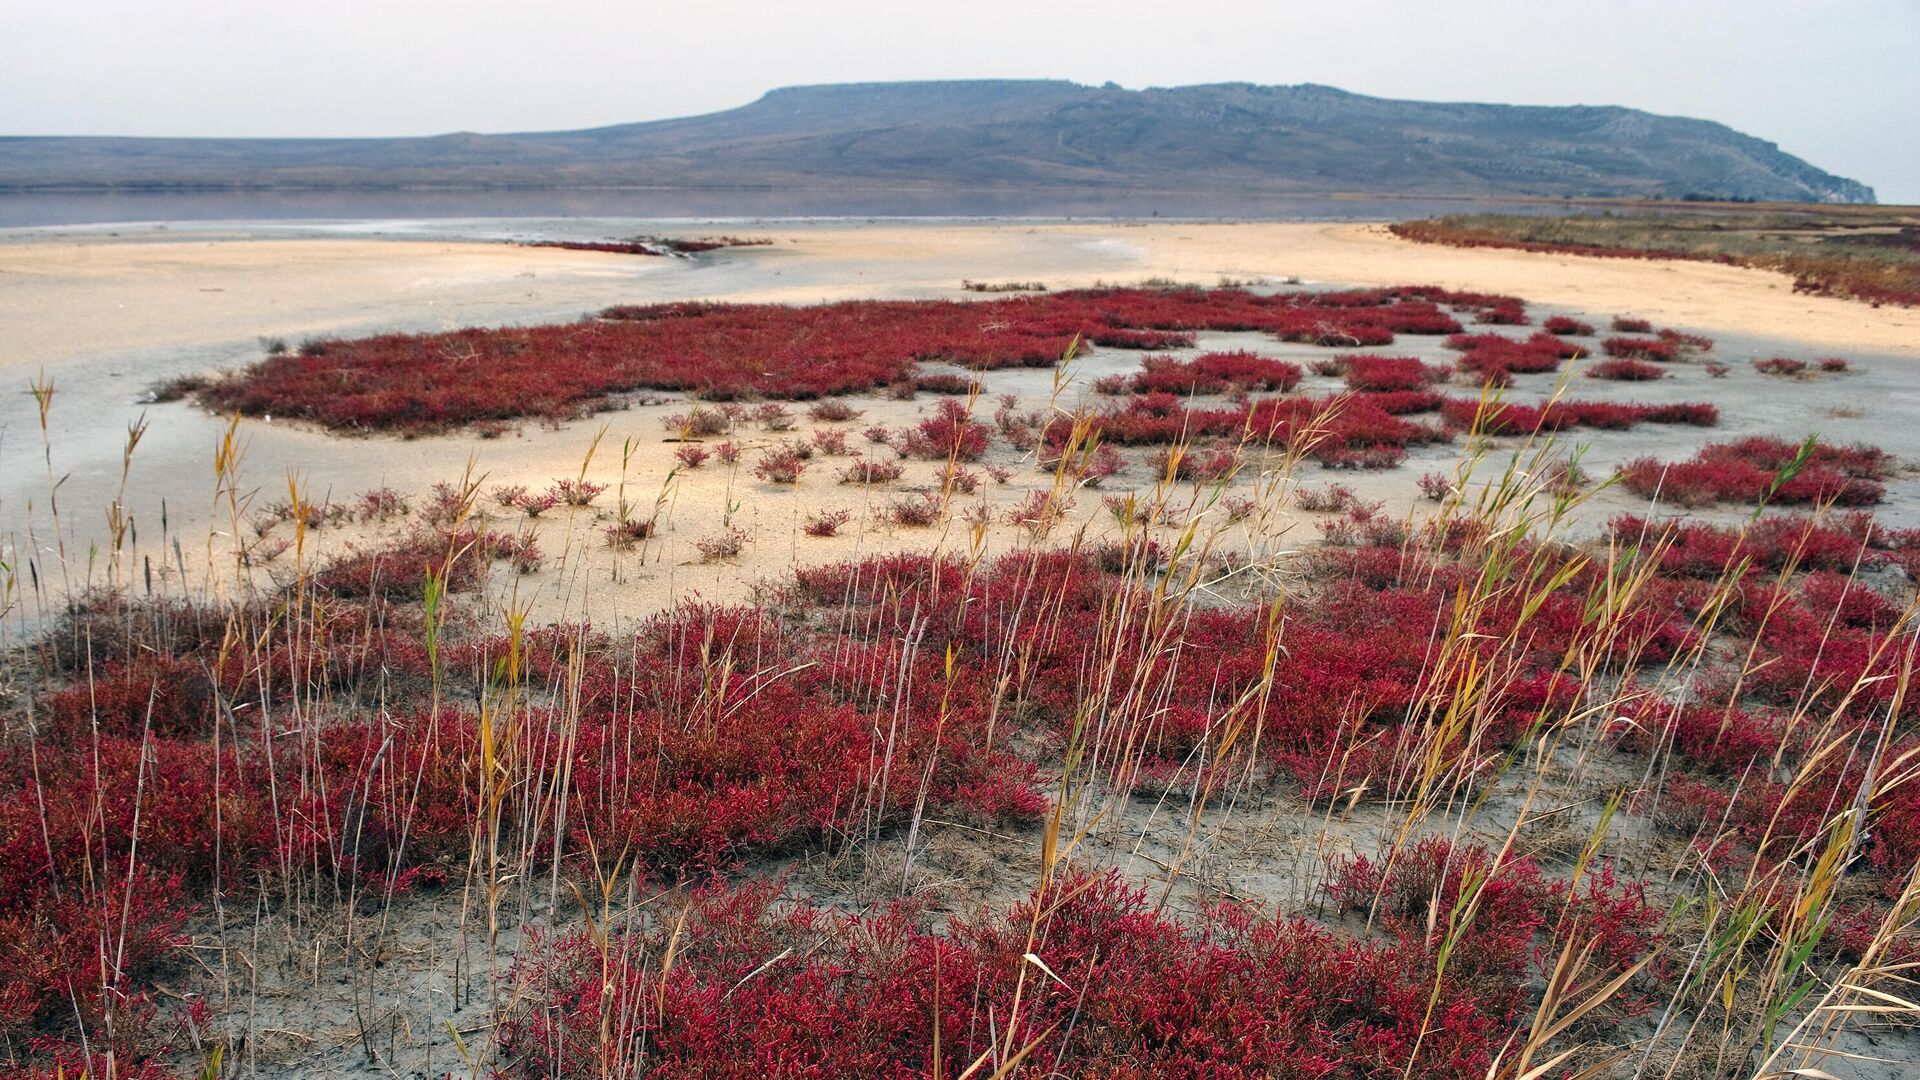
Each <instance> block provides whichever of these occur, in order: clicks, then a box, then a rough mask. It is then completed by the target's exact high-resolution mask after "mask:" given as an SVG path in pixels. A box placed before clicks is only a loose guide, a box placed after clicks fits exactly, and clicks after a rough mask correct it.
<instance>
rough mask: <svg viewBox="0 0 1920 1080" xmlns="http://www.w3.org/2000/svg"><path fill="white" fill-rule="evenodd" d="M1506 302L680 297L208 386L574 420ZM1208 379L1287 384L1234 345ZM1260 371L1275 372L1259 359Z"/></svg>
mask: <svg viewBox="0 0 1920 1080" xmlns="http://www.w3.org/2000/svg"><path fill="white" fill-rule="evenodd" d="M1493 299H1504V298H1485V297H1480V296H1478V295H1476V294H1456V293H1449V292H1446V291H1445V290H1440V289H1424V288H1414V287H1406V288H1400V289H1380V290H1370V291H1366V292H1347V293H1330V292H1329V293H1321V292H1293V293H1282V294H1278V295H1274V296H1263V295H1257V294H1254V293H1250V292H1245V291H1241V290H1236V289H1213V290H1204V289H1094V290H1084V291H1079V292H1061V293H1050V294H1042V295H1036V296H1021V297H1011V298H1002V299H994V300H987V301H980V302H977V303H963V302H949V301H853V302H846V303H839V304H826V305H821V306H817V307H783V306H778V305H764V304H763V305H751V304H747V305H732V304H713V303H691V302H690V303H672V304H656V305H650V306H644V307H618V308H612V309H609V310H608V311H606V312H605V313H603V317H601V318H598V319H590V320H587V321H584V322H580V323H572V324H565V325H552V326H535V327H507V328H500V329H490V330H460V331H453V332H449V333H443V334H387V335H382V336H378V337H371V338H362V339H358V340H352V341H340V340H329V341H320V342H315V343H312V344H311V346H310V347H308V348H305V349H302V350H301V355H284V356H275V357H270V358H268V359H267V360H264V361H262V362H261V363H259V364H257V365H255V366H254V367H252V368H250V369H248V370H247V371H245V372H243V373H241V374H239V375H237V376H234V377H231V378H227V379H223V380H218V381H215V382H213V383H212V384H210V385H208V386H207V387H205V388H204V389H202V390H201V391H200V395H199V400H200V401H202V402H203V403H204V404H206V405H207V406H209V407H211V408H215V409H220V410H233V411H238V412H241V413H244V414H247V415H261V414H269V413H271V414H274V415H279V416H290V417H298V418H303V419H308V420H313V421H315V422H317V423H320V424H323V425H325V426H327V427H331V428H335V429H340V430H363V431H403V432H410V431H414V432H417V431H432V430H437V429H441V428H445V427H448V426H452V425H458V424H464V423H471V422H474V421H482V420H506V419H512V418H515V417H521V416H551V417H566V416H571V415H574V414H576V413H578V412H580V411H582V410H590V409H593V408H598V407H602V406H604V405H605V404H606V403H607V401H608V398H609V396H610V395H616V394H620V393H624V392H630V391H635V390H640V389H662V390H684V391H687V392H690V393H694V394H699V395H702V396H705V397H709V398H715V399H725V398H737V397H743V396H765V397H781V398H814V397H820V396H826V395H832V394H839V393H847V392H852V391H857V390H869V389H873V388H875V387H879V386H883V385H888V384H892V383H897V382H901V381H903V380H907V379H908V378H909V377H910V376H912V375H913V374H914V366H915V364H916V363H917V362H918V361H923V360H925V361H942V362H947V363H956V364H961V365H964V366H967V367H972V368H999V367H1008V366H1023V365H1024V366H1047V365H1050V364H1053V363H1054V362H1056V361H1058V360H1059V359H1060V358H1061V357H1062V356H1063V355H1064V354H1066V353H1067V352H1068V351H1069V350H1070V349H1071V348H1072V347H1074V344H1075V342H1076V341H1078V342H1080V343H1084V344H1091V345H1095V346H1108V347H1116V348H1133V349H1165V348H1175V347H1181V346H1186V345H1190V344H1192V341H1193V334H1194V333H1195V332H1196V331H1200V330H1242V331H1263V332H1266V333H1270V334H1273V335H1275V336H1276V337H1279V338H1282V339H1284V340H1287V341H1300V342H1312V343H1316V344H1323V345H1330V346H1346V347H1353V346H1368V345H1384V344H1387V343H1390V342H1392V340H1393V338H1394V335H1395V334H1396V333H1409V334H1445V333H1452V332H1454V331H1457V330H1458V329H1459V324H1458V322H1456V321H1455V320H1454V319H1453V318H1452V317H1451V316H1450V315H1448V314H1447V313H1446V312H1445V311H1444V310H1442V309H1441V307H1440V305H1441V304H1443V303H1454V302H1475V303H1479V302H1483V301H1487V302H1490V300H1493ZM1195 363H1196V364H1197V365H1199V366H1198V367H1197V368H1196V369H1195V370H1196V373H1200V374H1206V375H1207V376H1208V377H1209V378H1219V379H1220V380H1221V381H1222V382H1225V383H1238V382H1241V381H1243V377H1245V376H1257V378H1258V381H1261V382H1272V383H1274V384H1276V385H1278V384H1282V383H1284V382H1285V381H1286V379H1287V373H1286V372H1285V371H1284V370H1282V369H1276V368H1272V367H1269V366H1265V365H1252V364H1249V363H1247V362H1246V361H1245V360H1242V359H1234V358H1233V357H1232V354H1228V357H1227V358H1225V359H1215V360H1209V361H1207V362H1206V363H1204V364H1201V363H1200V362H1199V361H1196V362H1195ZM1255 368H1258V369H1259V370H1258V371H1255V370H1253V369H1255Z"/></svg>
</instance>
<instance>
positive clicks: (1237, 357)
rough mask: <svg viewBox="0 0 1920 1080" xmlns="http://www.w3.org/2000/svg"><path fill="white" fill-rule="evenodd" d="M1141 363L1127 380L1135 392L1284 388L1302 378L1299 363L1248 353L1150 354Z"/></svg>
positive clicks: (1211, 391) (1297, 382) (1180, 392)
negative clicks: (1176, 356)
mask: <svg viewBox="0 0 1920 1080" xmlns="http://www.w3.org/2000/svg"><path fill="white" fill-rule="evenodd" d="M1141 366H1142V367H1144V368H1145V369H1146V370H1144V371H1142V372H1140V373H1139V374H1138V375H1135V376H1134V377H1133V378H1132V380H1131V381H1130V383H1129V386H1130V388H1131V389H1132V390H1133V392H1134V393H1136V394H1148V393H1167V394H1225V393H1229V392H1231V391H1236V390H1244V391H1253V390H1280V391H1286V390H1291V389H1293V388H1294V387H1295V386H1296V385H1298V384H1299V382H1300V378H1301V371H1300V367H1299V365H1297V364H1289V363H1287V362H1286V361H1284V360H1275V359H1272V358H1270V357H1265V356H1259V355H1257V354H1254V353H1250V352H1228V353H1205V354H1203V355H1201V356H1197V357H1195V358H1194V359H1192V360H1187V361H1179V360H1175V359H1173V358H1171V357H1166V356H1150V357H1148V358H1147V359H1146V360H1145V361H1143V362H1142V364H1141Z"/></svg>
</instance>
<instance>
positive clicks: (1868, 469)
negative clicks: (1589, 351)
mask: <svg viewBox="0 0 1920 1080" xmlns="http://www.w3.org/2000/svg"><path fill="white" fill-rule="evenodd" d="M1799 451H1800V447H1799V445H1797V444H1795V443H1790V442H1787V441H1785V440H1784V439H1774V438H1767V437H1764V436H1755V437H1752V438H1746V439H1739V440H1736V441H1734V442H1725V443H1709V444H1708V445H1707V446H1706V447H1704V448H1702V449H1701V451H1700V452H1699V453H1698V454H1697V455H1695V456H1694V457H1693V458H1692V459H1690V460H1687V461H1677V462H1661V461H1656V460H1654V459H1653V458H1639V459H1636V460H1634V461H1630V462H1628V463H1627V464H1625V465H1623V466H1621V469H1620V474H1621V483H1622V484H1623V485H1624V486H1625V487H1626V489H1627V490H1628V491H1631V492H1633V493H1634V494H1636V495H1642V496H1647V497H1653V496H1655V495H1657V496H1658V497H1659V498H1660V499H1661V500H1662V501H1665V502H1669V503H1674V504H1677V505H1680V506H1705V505H1709V504H1712V503H1716V502H1731V503H1746V504H1749V505H1757V504H1759V503H1762V502H1769V503H1774V504H1777V505H1783V506H1786V505H1801V504H1810V503H1823V502H1832V503H1835V504H1837V505H1840V506H1872V505H1873V504H1875V503H1877V502H1879V501H1880V499H1881V497H1882V496H1883V495H1884V494H1885V492H1886V489H1885V487H1884V486H1883V485H1882V484H1881V481H1882V480H1885V479H1886V478H1887V477H1888V476H1890V475H1891V474H1892V472H1893V467H1894V462H1893V460H1892V458H1891V457H1889V456H1888V455H1887V454H1886V452H1885V451H1882V450H1878V449H1875V448H1873V447H1866V446H1836V445H1834V444H1831V443H1816V444H1814V445H1813V448H1812V451H1811V453H1809V454H1808V455H1807V456H1806V459H1805V460H1804V462H1802V463H1801V464H1800V465H1799V466H1798V467H1797V468H1789V466H1790V465H1791V464H1792V463H1794V462H1795V460H1796V456H1797V455H1798V453H1799Z"/></svg>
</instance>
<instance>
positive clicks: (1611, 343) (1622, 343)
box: [1600, 337, 1680, 363]
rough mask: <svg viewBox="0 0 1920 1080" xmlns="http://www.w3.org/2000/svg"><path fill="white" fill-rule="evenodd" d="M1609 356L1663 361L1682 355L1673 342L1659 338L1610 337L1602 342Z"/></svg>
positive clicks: (1601, 345)
mask: <svg viewBox="0 0 1920 1080" xmlns="http://www.w3.org/2000/svg"><path fill="white" fill-rule="evenodd" d="M1600 347H1601V348H1602V349H1605V350H1606V353H1607V355H1608V356H1619V357H1625V358H1627V359H1629V360H1657V361H1660V362H1662V363H1665V362H1667V361H1670V360H1673V359H1675V358H1676V357H1678V356H1679V355H1680V348H1679V346H1677V345H1674V344H1673V343H1672V342H1668V341H1662V340H1660V339H1659V338H1632V337H1610V338H1608V339H1607V340H1605V341H1603V342H1601V343H1600Z"/></svg>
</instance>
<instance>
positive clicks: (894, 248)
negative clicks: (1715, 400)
mask: <svg viewBox="0 0 1920 1080" xmlns="http://www.w3.org/2000/svg"><path fill="white" fill-rule="evenodd" d="M775 235H776V236H777V237H779V238H780V239H781V240H783V241H792V242H793V243H795V244H796V245H798V246H799V248H800V250H802V251H805V252H806V253H808V254H809V255H812V256H814V257H816V258H819V257H825V258H827V259H831V260H835V261H845V262H881V263H886V264H890V265H894V266H897V267H898V268H899V276H898V278H897V279H896V280H897V281H898V282H899V283H901V284H907V283H915V284H922V285H928V286H932V285H939V284H948V285H951V284H952V283H953V281H954V279H955V277H956V275H957V276H964V277H972V278H975V279H981V280H989V281H991V280H1017V279H1026V278H1031V277H1039V278H1042V279H1043V280H1045V281H1046V282H1047V283H1048V284H1050V285H1053V286H1055V287H1061V286H1077V285H1090V284H1092V283H1093V282H1094V281H1095V280H1097V279H1105V280H1110V281H1111V280H1122V281H1133V280H1137V279H1139V278H1142V277H1171V278H1175V279H1178V280H1182V281H1190V282H1196V283H1204V284H1213V283H1214V282H1215V281H1217V280H1218V279H1219V278H1220V277H1221V276H1229V277H1242V278H1244V277H1268V278H1284V277H1290V276H1291V277H1299V278H1302V279H1304V280H1306V281H1314V282H1337V283H1341V284H1349V285H1404V284H1422V285H1426V284H1432V285H1443V286H1446V287H1449V288H1454V289H1470V290H1475V291H1482V292H1500V293H1509V294H1513V295H1517V296H1520V297H1522V298H1524V299H1526V300H1527V301H1528V302H1529V303H1536V304H1547V305H1559V306H1565V307H1572V308H1577V309H1580V310H1583V311H1589V312H1617V313H1631V314H1634V315H1638V316H1641V317H1643V318H1648V319H1652V320H1653V321H1654V322H1656V323H1665V324H1670V325H1677V326H1685V327H1690V328H1694V329H1698V330H1705V331H1709V332H1712V331H1722V332H1739V333H1745V334H1752V335H1760V336H1766V337H1775V338H1781V339H1786V340H1790V341H1797V342H1803V343H1805V344H1808V345H1811V346H1818V347H1822V348H1831V349H1834V350H1836V351H1843V352H1844V351H1847V350H1850V349H1852V350H1866V351H1876V352H1887V353H1899V354H1904V355H1908V356H1920V311H1916V310H1912V309H1906V308H1891V307H1883V308H1873V307H1870V306H1868V305H1866V304H1861V303H1858V302H1855V301H1851V300H1839V299H1833V298H1829V297H1815V296H1803V295H1799V294H1796V293H1795V292H1794V291H1793V285H1792V280H1791V279H1790V278H1788V277H1787V276H1786V275H1784V274H1778V273H1773V272H1770V271H1764V270H1750V269H1745V268H1741V267H1732V266H1720V265H1716V264H1712V263H1691V262H1660V261H1650V260H1639V259H1601V258H1582V257H1578V256H1571V255H1543V254H1536V253H1533V252H1523V251H1506V250H1499V249H1481V248H1476V249H1464V248H1448V247H1438V246H1434V245H1427V244H1415V243H1411V242H1409V241H1405V240H1401V239H1399V238H1398V237H1395V236H1393V235H1392V234H1391V233H1389V232H1388V231H1387V228H1386V226H1385V225H1383V224H1352V223H1340V224H1327V223H1235V224H1227V223H1222V224H1193V223H1187V224H1178V223H1167V224H1153V223H1149V224H1133V225H1129V224H1099V225H1034V226H1028V225H950V226H897V227H896V226H886V227H871V228H857V229H855V228H818V229H811V230H783V231H780V232H778V233H776V234H775ZM1039 238H1052V239H1055V240H1072V241H1075V242H1076V243H1075V245H1074V246H1075V247H1077V248H1079V249H1080V250H1079V251H1078V252H1077V255H1078V256H1079V257H1078V258H1067V257H1063V254H1062V253H1061V252H1058V251H1055V252H1053V253H1051V254H1050V255H1047V254H1036V253H1035V250H1034V249H1035V248H1041V249H1045V248H1047V247H1050V246H1057V245H1045V244H1037V243H1036V240H1037V239H1039ZM1083 261H1084V262H1086V263H1090V264H1098V265H1072V264H1075V263H1080V262H1083ZM935 266H938V267H940V268H941V269H943V270H945V271H946V272H945V273H944V275H940V274H927V273H924V272H923V269H922V268H931V267H935Z"/></svg>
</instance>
